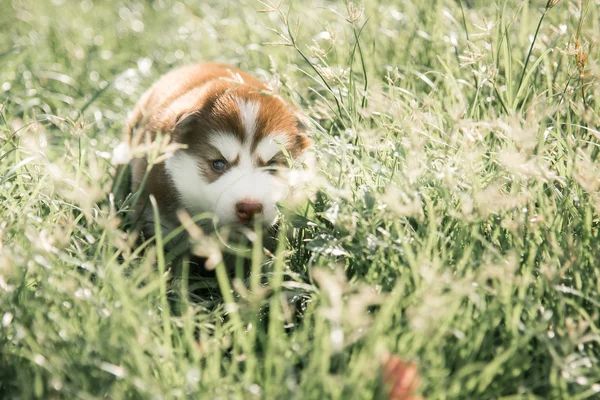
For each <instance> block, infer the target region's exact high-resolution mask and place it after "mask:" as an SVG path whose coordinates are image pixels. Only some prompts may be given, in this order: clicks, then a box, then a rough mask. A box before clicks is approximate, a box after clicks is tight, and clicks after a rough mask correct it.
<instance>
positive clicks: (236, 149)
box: [209, 132, 242, 162]
mask: <svg viewBox="0 0 600 400" xmlns="http://www.w3.org/2000/svg"><path fill="white" fill-rule="evenodd" d="M209 142H210V144H212V145H213V146H215V147H216V148H217V150H219V151H220V152H221V154H222V155H223V157H225V159H226V160H227V161H229V162H233V160H235V159H236V158H237V156H238V154H239V153H240V150H241V149H242V144H241V143H240V141H239V139H238V138H237V137H236V136H234V135H233V134H231V133H221V132H215V133H213V134H212V135H210V136H209Z"/></svg>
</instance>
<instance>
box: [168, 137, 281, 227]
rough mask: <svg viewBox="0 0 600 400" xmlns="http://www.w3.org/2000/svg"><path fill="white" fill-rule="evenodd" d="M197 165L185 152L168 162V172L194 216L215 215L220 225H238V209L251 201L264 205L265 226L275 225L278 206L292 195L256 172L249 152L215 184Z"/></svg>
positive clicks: (277, 181)
mask: <svg viewBox="0 0 600 400" xmlns="http://www.w3.org/2000/svg"><path fill="white" fill-rule="evenodd" d="M196 163H197V160H196V158H195V157H194V156H192V155H190V154H189V153H187V152H186V151H184V150H180V151H178V152H177V153H175V155H174V156H173V157H171V158H169V159H168V160H167V161H165V169H166V171H167V173H168V174H169V176H170V177H171V179H172V180H173V183H174V184H175V187H176V189H177V192H178V195H179V198H180V200H181V202H182V203H183V205H184V206H185V208H186V209H187V210H188V212H190V214H192V215H196V214H199V213H203V212H212V213H214V214H215V215H216V217H217V218H218V221H219V223H220V224H225V225H227V224H235V223H237V222H238V219H237V215H236V211H235V205H236V204H237V203H238V202H240V201H242V200H244V199H248V198H250V199H254V200H256V201H258V202H260V203H262V205H263V213H262V214H261V217H260V218H261V221H262V222H263V223H264V224H265V225H272V224H273V223H275V220H276V219H277V206H276V203H277V202H279V201H281V200H283V199H285V198H286V196H287V194H288V192H289V188H288V185H287V182H286V181H285V180H283V179H280V178H277V177H275V176H273V175H271V174H270V173H269V172H267V171H264V170H262V169H258V168H255V167H254V165H253V163H252V158H251V155H250V153H249V149H247V148H245V149H244V150H243V151H242V152H241V153H240V162H239V164H238V165H236V166H235V167H233V168H231V169H230V170H228V171H227V172H226V173H225V174H223V176H221V177H220V178H219V179H217V180H216V181H214V182H212V183H208V182H207V181H206V180H205V179H204V177H203V176H202V175H201V173H200V170H199V168H198V165H197V164H196Z"/></svg>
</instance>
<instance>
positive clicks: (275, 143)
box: [254, 135, 290, 162]
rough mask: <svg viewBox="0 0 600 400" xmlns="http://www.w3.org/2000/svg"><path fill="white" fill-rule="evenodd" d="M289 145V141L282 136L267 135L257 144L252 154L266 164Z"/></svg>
mask: <svg viewBox="0 0 600 400" xmlns="http://www.w3.org/2000/svg"><path fill="white" fill-rule="evenodd" d="M289 144H290V139H289V138H288V137H287V136H283V135H269V136H267V137H265V138H264V139H263V140H261V141H260V143H258V146H256V150H255V151H254V153H255V154H256V155H257V156H258V157H259V158H260V159H261V160H263V161H264V162H268V161H269V160H271V158H273V156H274V155H275V154H277V153H279V152H280V151H282V149H285V148H287V147H288V145H289Z"/></svg>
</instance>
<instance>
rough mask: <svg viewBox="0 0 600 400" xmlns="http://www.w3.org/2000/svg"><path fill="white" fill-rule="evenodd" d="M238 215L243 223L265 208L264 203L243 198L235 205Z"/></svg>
mask: <svg viewBox="0 0 600 400" xmlns="http://www.w3.org/2000/svg"><path fill="white" fill-rule="evenodd" d="M235 210H236V212H237V216H238V218H239V220H240V222H242V223H247V222H250V221H251V220H252V218H254V215H255V214H259V213H261V212H262V210H263V205H262V204H261V203H259V202H257V201H256V200H242V201H240V202H239V203H237V204H236V205H235Z"/></svg>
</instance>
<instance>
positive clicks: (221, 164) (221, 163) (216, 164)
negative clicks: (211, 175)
mask: <svg viewBox="0 0 600 400" xmlns="http://www.w3.org/2000/svg"><path fill="white" fill-rule="evenodd" d="M212 166H213V168H214V169H215V170H217V171H225V168H227V162H225V160H215V161H213V162H212Z"/></svg>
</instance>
